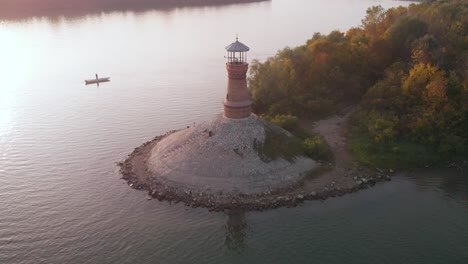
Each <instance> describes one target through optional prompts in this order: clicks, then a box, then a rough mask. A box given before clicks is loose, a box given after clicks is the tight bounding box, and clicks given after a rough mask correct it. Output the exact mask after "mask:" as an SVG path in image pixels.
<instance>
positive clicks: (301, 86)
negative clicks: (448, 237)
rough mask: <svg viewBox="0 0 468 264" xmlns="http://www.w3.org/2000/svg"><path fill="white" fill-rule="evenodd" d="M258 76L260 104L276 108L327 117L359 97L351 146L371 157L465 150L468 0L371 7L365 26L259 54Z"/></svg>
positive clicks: (430, 156) (253, 79) (268, 111)
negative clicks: (270, 53)
mask: <svg viewBox="0 0 468 264" xmlns="http://www.w3.org/2000/svg"><path fill="white" fill-rule="evenodd" d="M249 84H250V89H251V92H252V96H253V99H254V110H255V111H256V112H257V113H259V114H263V115H265V116H268V117H269V118H274V116H276V115H293V116H298V117H301V118H313V117H320V116H324V115H326V114H328V113H331V112H333V111H335V110H337V109H340V108H342V107H343V106H345V105H349V104H359V109H358V111H357V113H356V114H355V115H354V118H353V119H352V127H353V129H352V133H351V141H352V142H351V144H350V147H351V150H353V152H354V153H355V154H356V155H357V156H358V159H360V160H361V161H363V162H368V163H371V164H372V163H378V162H381V163H383V162H389V160H392V157H393V158H395V157H397V158H398V159H399V160H398V162H404V160H401V159H405V157H407V159H410V157H412V156H414V155H417V156H418V158H417V159H416V160H414V163H415V164H417V163H421V162H425V163H427V162H437V161H441V160H447V159H452V158H454V157H460V156H461V157H463V156H464V157H466V156H467V152H468V3H467V2H466V1H464V0H449V1H427V2H424V3H420V4H411V5H410V6H408V7H396V8H391V9H388V10H384V9H383V8H382V7H381V6H374V7H371V8H369V9H368V10H367V15H366V17H365V18H364V19H363V20H362V25H361V26H360V27H356V28H351V29H350V30H348V31H347V32H340V31H333V32H331V33H330V34H328V35H322V34H319V33H316V34H314V35H313V37H312V38H311V39H309V40H308V41H307V43H306V44H305V45H302V46H299V47H295V48H285V49H283V50H280V51H279V52H278V53H277V54H276V55H275V56H274V57H271V58H268V59H267V60H266V61H265V62H259V61H254V62H253V63H252V66H251V71H250V78H249ZM353 140H354V141H353ZM379 155H380V156H381V157H380V158H381V159H379ZM392 155H393V156H392ZM405 155H406V156H405ZM390 156H392V157H390ZM376 157H377V158H376ZM412 158H414V157H412ZM393 161H394V162H395V160H393Z"/></svg>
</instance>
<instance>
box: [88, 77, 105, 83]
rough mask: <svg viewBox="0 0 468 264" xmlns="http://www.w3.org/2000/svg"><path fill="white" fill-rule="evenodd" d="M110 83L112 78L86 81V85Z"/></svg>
mask: <svg viewBox="0 0 468 264" xmlns="http://www.w3.org/2000/svg"><path fill="white" fill-rule="evenodd" d="M109 81H110V77H105V78H97V79H91V80H85V83H86V84H92V83H100V82H109Z"/></svg>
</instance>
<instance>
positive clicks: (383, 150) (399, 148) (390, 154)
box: [348, 133, 445, 168]
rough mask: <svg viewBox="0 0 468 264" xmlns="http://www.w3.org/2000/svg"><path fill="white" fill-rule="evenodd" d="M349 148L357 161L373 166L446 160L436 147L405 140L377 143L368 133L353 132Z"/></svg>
mask: <svg viewBox="0 0 468 264" xmlns="http://www.w3.org/2000/svg"><path fill="white" fill-rule="evenodd" d="M348 148H349V150H350V152H351V154H353V156H354V157H355V158H356V160H357V161H359V162H360V163H362V164H364V165H367V166H371V167H379V168H411V167H421V166H426V165H435V164H439V163H441V162H443V161H445V160H444V159H443V157H441V155H439V153H438V152H437V151H436V149H435V148H434V147H431V146H425V145H422V144H417V143H413V142H409V141H404V140H400V141H392V142H386V143H376V142H375V141H373V140H372V138H371V136H369V135H366V134H358V133H353V134H352V135H351V136H350V137H349V138H348Z"/></svg>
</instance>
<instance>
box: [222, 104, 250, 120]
mask: <svg viewBox="0 0 468 264" xmlns="http://www.w3.org/2000/svg"><path fill="white" fill-rule="evenodd" d="M251 114H252V109H251V107H250V105H249V106H245V107H230V106H228V105H226V103H225V104H224V116H225V117H227V118H231V119H242V118H247V117H249V116H251Z"/></svg>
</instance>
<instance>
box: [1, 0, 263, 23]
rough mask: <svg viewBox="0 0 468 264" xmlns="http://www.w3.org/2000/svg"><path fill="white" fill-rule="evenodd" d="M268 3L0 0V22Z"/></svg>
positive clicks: (237, 0)
mask: <svg viewBox="0 0 468 264" xmlns="http://www.w3.org/2000/svg"><path fill="white" fill-rule="evenodd" d="M265 1H270V0H80V1H75V0H0V20H21V19H28V18H33V17H57V16H70V17H79V16H85V15H93V14H99V13H102V12H118V11H122V12H123V11H130V12H143V11H147V10H153V9H169V8H176V7H196V6H221V5H229V4H243V3H255V2H265Z"/></svg>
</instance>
